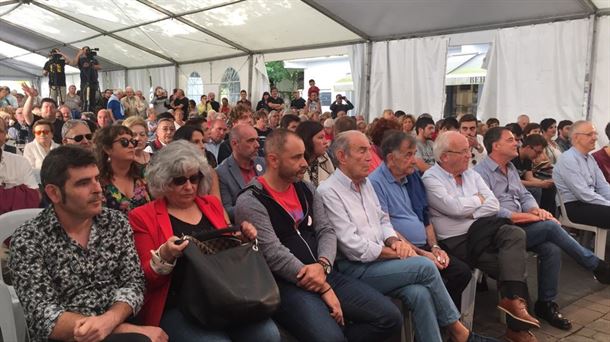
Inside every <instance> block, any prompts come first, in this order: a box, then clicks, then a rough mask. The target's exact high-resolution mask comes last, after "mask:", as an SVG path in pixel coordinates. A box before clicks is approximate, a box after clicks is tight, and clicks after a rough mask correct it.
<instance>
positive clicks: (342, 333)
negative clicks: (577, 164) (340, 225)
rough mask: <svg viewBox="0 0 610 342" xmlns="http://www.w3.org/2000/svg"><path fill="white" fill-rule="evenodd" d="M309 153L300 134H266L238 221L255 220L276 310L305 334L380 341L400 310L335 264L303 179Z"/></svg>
mask: <svg viewBox="0 0 610 342" xmlns="http://www.w3.org/2000/svg"><path fill="white" fill-rule="evenodd" d="M304 153H305V145H304V143H303V141H302V140H301V138H300V137H299V136H298V135H296V134H295V133H293V132H290V131H288V130H284V129H277V130H274V131H273V132H272V133H271V134H270V135H269V136H268V137H267V139H266V142H265V158H266V163H267V170H266V172H265V173H264V174H263V175H262V176H261V177H258V178H256V179H254V180H253V181H252V182H251V183H250V186H248V188H246V189H245V191H244V192H243V193H242V194H241V195H240V196H239V197H238V199H237V203H236V205H235V219H236V223H241V222H242V221H244V220H246V219H247V220H248V221H250V222H251V223H252V224H253V225H254V226H255V227H256V228H257V230H258V241H259V245H260V247H261V250H262V251H263V254H264V256H265V259H266V260H267V263H268V264H269V267H270V268H271V271H272V272H273V273H274V275H275V278H276V281H277V284H278V286H279V289H280V295H281V305H280V308H279V310H278V311H277V312H276V314H275V315H274V317H273V318H274V320H275V321H276V322H277V323H279V324H280V325H281V326H282V327H284V328H285V329H286V330H288V331H289V332H290V334H292V335H293V336H294V337H296V338H297V339H298V340H301V341H341V340H349V341H383V340H385V339H387V338H388V337H389V336H390V335H392V333H394V332H395V331H396V330H397V329H398V328H399V327H400V312H399V311H398V309H397V308H396V306H395V305H394V304H393V303H392V302H391V301H389V299H387V298H386V297H384V296H383V295H381V294H380V293H379V292H377V291H375V290H374V289H373V288H371V287H369V286H368V285H366V284H364V283H362V282H360V281H358V280H355V279H352V278H349V277H346V276H344V275H342V274H340V273H338V272H335V271H333V269H332V265H333V262H334V259H335V254H336V244H337V240H336V236H335V232H334V229H333V227H332V226H331V225H330V224H329V221H328V218H327V216H326V211H325V209H324V206H323V204H322V201H321V199H320V198H319V197H318V195H317V194H316V193H315V189H314V187H313V185H312V184H310V183H308V182H303V180H302V179H303V175H304V174H305V171H306V169H307V162H306V161H305V159H304ZM329 311H330V314H329ZM343 326H345V327H343Z"/></svg>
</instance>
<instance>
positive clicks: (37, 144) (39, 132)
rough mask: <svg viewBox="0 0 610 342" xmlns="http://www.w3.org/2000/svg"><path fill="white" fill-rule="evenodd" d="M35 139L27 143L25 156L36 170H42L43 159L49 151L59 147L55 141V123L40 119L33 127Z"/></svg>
mask: <svg viewBox="0 0 610 342" xmlns="http://www.w3.org/2000/svg"><path fill="white" fill-rule="evenodd" d="M32 131H33V133H34V141H32V142H30V143H28V144H26V145H25V149H24V150H23V156H24V157H25V159H27V160H28V161H29V162H30V164H31V165H32V168H33V169H34V170H38V171H39V170H40V168H41V167H42V161H43V160H44V157H46V156H47V154H48V153H49V151H51V150H52V149H54V148H56V147H59V145H58V144H56V143H55V142H53V124H52V123H51V122H50V121H47V120H38V121H36V122H35V123H34V126H33V127H32Z"/></svg>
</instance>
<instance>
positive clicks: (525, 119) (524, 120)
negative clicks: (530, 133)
mask: <svg viewBox="0 0 610 342" xmlns="http://www.w3.org/2000/svg"><path fill="white" fill-rule="evenodd" d="M529 123H530V117H529V116H527V115H526V114H521V115H519V116H518V117H517V124H518V125H519V127H521V129H525V126H527V125H529Z"/></svg>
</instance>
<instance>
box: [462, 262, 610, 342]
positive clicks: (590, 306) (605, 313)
mask: <svg viewBox="0 0 610 342" xmlns="http://www.w3.org/2000/svg"><path fill="white" fill-rule="evenodd" d="M606 255H607V257H606V260H608V259H609V257H608V253H606ZM536 264H537V259H536V257H533V256H531V257H530V258H529V260H528V286H529V291H530V296H531V297H532V298H531V299H532V303H533V302H535V300H536V298H537V277H536ZM487 281H488V285H489V286H488V287H489V290H488V291H485V292H479V293H477V300H476V306H475V318H474V330H475V331H476V332H478V333H481V334H483V335H487V336H492V337H496V338H501V337H502V336H503V335H504V332H505V329H506V328H505V326H504V324H502V323H501V322H500V320H499V316H500V315H499V311H498V310H497V309H496V303H497V298H498V294H497V291H496V282H495V281H494V280H493V279H489V278H488V279H487ZM556 302H557V303H558V304H559V307H560V312H561V313H563V314H564V316H565V317H567V318H568V319H570V320H571V321H572V329H571V330H570V331H564V330H559V329H556V328H554V327H551V326H550V325H549V324H547V323H546V322H545V321H542V320H541V323H542V327H541V328H540V329H537V330H534V331H533V333H534V334H535V335H536V337H537V338H538V340H539V341H540V342H543V341H544V342H550V341H565V342H610V286H607V285H603V284H600V283H599V282H597V280H595V279H594V278H593V275H592V273H591V272H589V271H587V270H585V269H583V268H582V267H580V266H579V265H578V264H576V262H574V260H572V259H571V258H570V257H569V256H567V255H565V254H564V256H563V264H562V270H561V277H560V285H559V297H558V298H557V300H556ZM532 305H533V304H532Z"/></svg>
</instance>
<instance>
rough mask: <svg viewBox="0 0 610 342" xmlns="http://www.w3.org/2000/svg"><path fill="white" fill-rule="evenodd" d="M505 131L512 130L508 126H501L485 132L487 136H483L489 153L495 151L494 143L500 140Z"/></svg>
mask: <svg viewBox="0 0 610 342" xmlns="http://www.w3.org/2000/svg"><path fill="white" fill-rule="evenodd" d="M504 131H509V132H510V130H509V129H508V128H506V127H500V126H498V127H493V128H490V129H489V130H487V133H485V136H484V137H483V145H485V149H486V150H487V153H491V152H493V145H494V143H495V142H497V141H498V140H500V138H501V137H502V133H503V132H504Z"/></svg>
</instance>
